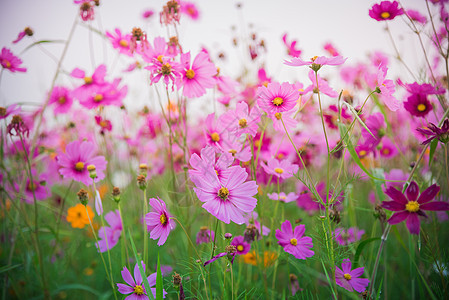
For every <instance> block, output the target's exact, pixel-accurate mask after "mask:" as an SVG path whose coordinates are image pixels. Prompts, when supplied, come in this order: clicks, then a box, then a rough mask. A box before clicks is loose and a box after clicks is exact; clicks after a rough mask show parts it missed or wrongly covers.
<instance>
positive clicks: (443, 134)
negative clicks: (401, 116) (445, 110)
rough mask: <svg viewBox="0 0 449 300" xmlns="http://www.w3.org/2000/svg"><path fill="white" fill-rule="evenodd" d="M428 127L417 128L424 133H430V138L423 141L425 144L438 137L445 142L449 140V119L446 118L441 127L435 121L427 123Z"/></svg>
mask: <svg viewBox="0 0 449 300" xmlns="http://www.w3.org/2000/svg"><path fill="white" fill-rule="evenodd" d="M427 127H428V129H425V128H417V129H416V130H417V131H418V132H420V133H422V134H425V135H430V138H428V139H427V140H425V141H424V142H422V144H423V145H427V144H429V143H430V142H431V141H432V140H433V139H438V140H439V141H440V142H442V143H443V144H446V143H447V142H449V119H446V120H444V123H443V125H442V126H441V127H438V126H436V125H435V124H433V123H429V125H427Z"/></svg>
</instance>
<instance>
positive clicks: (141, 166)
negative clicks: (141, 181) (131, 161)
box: [139, 164, 148, 177]
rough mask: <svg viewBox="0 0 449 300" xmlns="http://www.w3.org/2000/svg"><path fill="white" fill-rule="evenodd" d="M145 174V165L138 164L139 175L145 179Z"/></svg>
mask: <svg viewBox="0 0 449 300" xmlns="http://www.w3.org/2000/svg"><path fill="white" fill-rule="evenodd" d="M147 172H148V166H147V164H140V165H139V174H140V175H144V176H145V177H146V176H147Z"/></svg>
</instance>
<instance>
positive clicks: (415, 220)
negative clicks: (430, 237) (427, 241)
mask: <svg viewBox="0 0 449 300" xmlns="http://www.w3.org/2000/svg"><path fill="white" fill-rule="evenodd" d="M420 225H421V221H420V220H419V217H418V214H416V213H411V214H410V215H409V216H408V218H407V228H408V230H409V231H410V233H411V234H419V228H420Z"/></svg>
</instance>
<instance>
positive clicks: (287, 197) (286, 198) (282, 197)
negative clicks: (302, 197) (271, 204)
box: [267, 192, 298, 203]
mask: <svg viewBox="0 0 449 300" xmlns="http://www.w3.org/2000/svg"><path fill="white" fill-rule="evenodd" d="M267 196H268V198H270V199H271V200H277V201H281V202H284V203H289V202H293V201H296V198H298V195H296V193H293V192H291V193H288V194H285V193H284V192H280V193H279V194H278V193H271V194H267Z"/></svg>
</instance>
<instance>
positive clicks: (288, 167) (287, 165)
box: [262, 158, 299, 179]
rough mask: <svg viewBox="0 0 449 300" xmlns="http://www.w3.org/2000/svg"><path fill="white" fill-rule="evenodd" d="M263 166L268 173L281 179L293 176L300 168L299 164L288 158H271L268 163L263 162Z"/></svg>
mask: <svg viewBox="0 0 449 300" xmlns="http://www.w3.org/2000/svg"><path fill="white" fill-rule="evenodd" d="M262 168H263V169H264V170H265V172H267V173H268V174H270V175H274V176H275V177H277V178H280V179H287V178H290V177H292V176H293V175H294V174H296V172H298V169H299V167H298V165H296V164H292V163H291V162H289V161H288V160H286V159H284V160H281V161H279V160H277V159H276V158H271V159H270V160H269V161H268V163H267V164H265V163H262Z"/></svg>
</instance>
